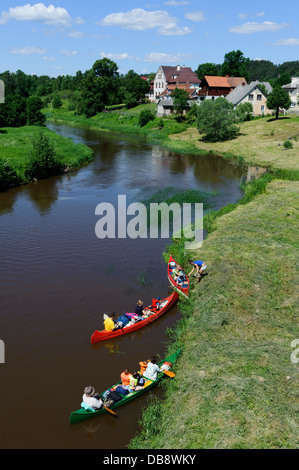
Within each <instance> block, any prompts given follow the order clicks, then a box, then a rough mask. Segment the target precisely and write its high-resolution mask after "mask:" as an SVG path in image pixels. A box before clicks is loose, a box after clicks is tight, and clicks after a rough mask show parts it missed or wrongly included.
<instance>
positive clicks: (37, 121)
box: [26, 96, 46, 126]
mask: <svg viewBox="0 0 299 470" xmlns="http://www.w3.org/2000/svg"><path fill="white" fill-rule="evenodd" d="M42 107H43V102H42V100H41V99H40V98H39V97H38V96H30V97H29V98H28V99H27V103H26V111H27V125H28V126H44V125H45V122H46V116H45V115H44V114H43V113H42V112H41V109H42Z"/></svg>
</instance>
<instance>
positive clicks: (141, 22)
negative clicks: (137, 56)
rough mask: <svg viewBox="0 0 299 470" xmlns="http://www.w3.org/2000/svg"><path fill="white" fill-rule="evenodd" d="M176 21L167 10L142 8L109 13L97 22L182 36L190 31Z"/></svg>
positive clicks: (165, 34)
mask: <svg viewBox="0 0 299 470" xmlns="http://www.w3.org/2000/svg"><path fill="white" fill-rule="evenodd" d="M177 23H178V20H177V18H175V17H172V16H170V15H169V14H168V13H167V11H162V10H157V11H146V10H143V9H142V8H135V9H133V10H130V11H127V12H126V13H123V12H120V13H111V14H110V15H107V16H106V17H105V18H103V20H102V21H100V22H99V24H101V25H102V26H118V27H120V28H124V29H131V30H135V31H144V30H146V29H157V30H158V32H159V33H160V34H162V35H164V36H182V35H184V34H189V33H190V32H191V30H190V29H189V28H188V27H187V26H184V27H182V28H180V27H179V26H178V24H177Z"/></svg>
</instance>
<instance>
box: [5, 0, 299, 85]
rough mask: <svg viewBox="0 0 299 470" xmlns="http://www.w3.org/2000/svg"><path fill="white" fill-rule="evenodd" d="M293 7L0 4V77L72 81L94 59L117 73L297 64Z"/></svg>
mask: <svg viewBox="0 0 299 470" xmlns="http://www.w3.org/2000/svg"><path fill="white" fill-rule="evenodd" d="M298 18H299V0H284V1H278V0H250V1H248V2H240V1H239V0H238V1H237V0H226V1H223V0H214V1H213V2H207V1H205V2H204V1H198V0H185V1H184V0H168V1H167V0H165V1H156V0H153V1H152V2H151V1H150V2H148V3H146V2H145V3H142V4H141V3H140V2H137V1H134V0H127V1H126V2H124V1H120V0H110V1H107V0H106V1H102V0H84V1H77V0H52V1H50V2H48V1H36V2H34V1H32V2H30V3H27V1H26V0H12V1H11V0H10V1H6V0H1V2H0V44H1V48H0V64H1V66H0V71H1V72H3V71H5V70H10V71H11V72H15V71H16V70H18V69H20V70H23V71H24V72H25V73H27V74H37V75H49V76H57V75H67V74H69V75H74V74H75V73H76V72H77V71H78V70H81V71H82V72H84V71H85V70H87V69H90V68H91V67H92V65H93V63H94V62H95V61H96V60H97V59H101V58H103V57H108V58H110V59H111V60H113V61H115V62H116V63H117V65H118V67H119V72H120V73H126V72H127V71H128V70H130V69H133V70H135V71H136V72H137V73H140V74H142V73H149V72H156V71H157V68H158V66H159V65H160V64H161V65H178V64H180V65H186V66H189V67H192V69H196V68H197V66H198V65H199V64H201V63H204V62H214V63H219V64H221V63H222V62H223V59H224V55H225V54H226V53H227V52H230V51H232V50H237V49H240V50H241V51H242V52H243V53H244V55H245V57H249V58H250V59H266V60H271V61H272V62H273V63H274V64H280V63H282V62H286V61H289V60H299V28H298V24H299V19H298Z"/></svg>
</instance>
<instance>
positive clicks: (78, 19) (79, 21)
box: [74, 16, 85, 24]
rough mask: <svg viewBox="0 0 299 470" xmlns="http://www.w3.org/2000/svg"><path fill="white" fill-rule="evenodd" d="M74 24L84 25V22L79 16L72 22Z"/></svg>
mask: <svg viewBox="0 0 299 470" xmlns="http://www.w3.org/2000/svg"><path fill="white" fill-rule="evenodd" d="M74 22H75V23H76V24H84V23H85V20H83V18H80V16H78V17H77V18H76V19H75V20H74Z"/></svg>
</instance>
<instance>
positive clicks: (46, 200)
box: [23, 176, 61, 216]
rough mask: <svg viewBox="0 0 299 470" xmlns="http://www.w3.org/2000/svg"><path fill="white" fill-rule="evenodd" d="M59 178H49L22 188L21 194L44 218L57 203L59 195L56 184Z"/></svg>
mask: <svg viewBox="0 0 299 470" xmlns="http://www.w3.org/2000/svg"><path fill="white" fill-rule="evenodd" d="M59 181H61V177H60V176H58V177H51V178H48V179H45V180H40V181H37V182H36V183H30V184H27V185H26V186H24V188H23V192H24V195H25V197H28V198H29V199H30V201H31V202H32V203H33V205H34V207H36V209H37V210H38V212H39V213H40V215H42V216H45V215H47V214H49V212H50V211H51V207H52V206H53V204H54V203H55V202H56V201H57V199H58V195H59V189H58V183H59Z"/></svg>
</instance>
